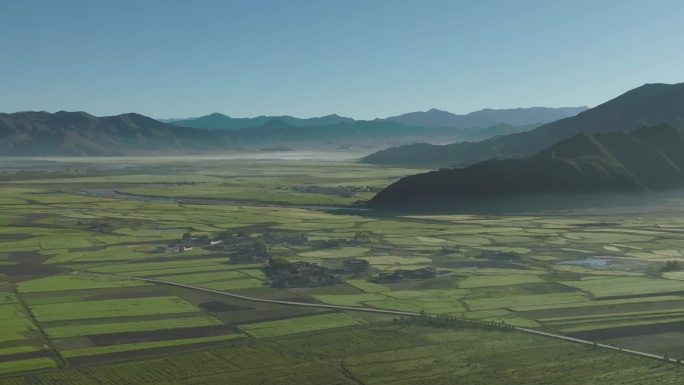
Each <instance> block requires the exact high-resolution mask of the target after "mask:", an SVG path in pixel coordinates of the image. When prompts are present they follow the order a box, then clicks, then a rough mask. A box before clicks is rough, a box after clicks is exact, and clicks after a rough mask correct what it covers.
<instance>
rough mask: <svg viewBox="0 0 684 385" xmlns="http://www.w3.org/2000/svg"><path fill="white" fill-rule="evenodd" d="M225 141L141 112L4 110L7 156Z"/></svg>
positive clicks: (192, 146)
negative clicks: (104, 113) (100, 114)
mask: <svg viewBox="0 0 684 385" xmlns="http://www.w3.org/2000/svg"><path fill="white" fill-rule="evenodd" d="M222 147H223V141H222V139H220V138H217V137H216V136H215V135H214V134H212V133H211V132H210V131H207V130H198V129H193V128H184V127H177V126H173V125H170V124H166V123H162V122H159V121H157V120H154V119H151V118H148V117H146V116H143V115H140V114H133V113H131V114H123V115H118V116H108V117H95V116H93V115H90V114H88V113H85V112H65V111H60V112H56V113H54V114H51V113H47V112H17V113H13V114H0V155H2V156H57V155H59V156H117V155H126V154H158V153H171V152H174V153H175V152H194V153H199V152H207V151H217V150H219V149H221V148H222Z"/></svg>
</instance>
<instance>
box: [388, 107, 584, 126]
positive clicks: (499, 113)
mask: <svg viewBox="0 0 684 385" xmlns="http://www.w3.org/2000/svg"><path fill="white" fill-rule="evenodd" d="M586 109H587V107H584V106H582V107H561V108H548V107H531V108H514V109H501V110H493V109H489V108H486V109H484V110H480V111H475V112H471V113H469V114H466V115H456V114H452V113H451V112H447V111H442V110H437V109H434V108H433V109H431V110H429V111H425V112H410V113H408V114H403V115H398V116H392V117H389V118H386V120H389V121H392V122H397V123H402V124H406V125H409V126H419V127H489V126H493V125H496V124H499V123H506V124H509V125H511V126H523V125H531V124H540V125H541V124H544V123H549V122H553V121H556V120H558V119H563V118H567V117H570V116H575V115H577V114H579V113H580V112H582V111H585V110H586Z"/></svg>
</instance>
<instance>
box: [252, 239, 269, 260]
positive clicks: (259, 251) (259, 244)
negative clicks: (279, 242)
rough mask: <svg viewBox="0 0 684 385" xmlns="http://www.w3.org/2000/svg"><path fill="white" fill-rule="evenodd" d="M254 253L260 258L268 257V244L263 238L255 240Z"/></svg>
mask: <svg viewBox="0 0 684 385" xmlns="http://www.w3.org/2000/svg"><path fill="white" fill-rule="evenodd" d="M254 252H255V253H256V255H258V256H260V257H268V255H269V254H268V244H266V241H264V240H263V239H261V238H256V239H255V240H254Z"/></svg>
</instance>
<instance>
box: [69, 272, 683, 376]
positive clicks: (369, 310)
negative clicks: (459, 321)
mask: <svg viewBox="0 0 684 385" xmlns="http://www.w3.org/2000/svg"><path fill="white" fill-rule="evenodd" d="M79 274H89V275H96V276H105V277H115V278H124V279H130V280H137V281H144V282H148V283H153V284H157V285H167V286H176V287H181V288H185V289H190V290H197V291H203V292H207V293H212V294H217V295H222V296H225V297H232V298H237V299H242V300H245V301H251V302H266V303H273V304H279V305H285V306H305V307H317V308H324V309H335V310H351V311H362V312H367V313H377V314H389V315H407V316H420V314H419V313H413V312H407V311H398V310H383V309H373V308H367V307H356V306H338V305H328V304H324V303H306V302H296V301H283V300H279V299H265V298H256V297H250V296H246V295H240V294H234V293H228V292H225V291H220V290H214V289H208V288H205V287H199V286H193V285H188V284H185V283H179V282H172V281H164V280H161V279H154V278H143V277H125V276H120V275H112V274H100V273H90V272H88V273H84V272H79ZM514 329H515V330H517V331H519V332H523V333H528V334H534V335H538V336H543V337H548V338H555V339H558V340H562V341H568V342H574V343H578V344H583V345H590V346H596V347H597V348H602V349H609V350H615V351H618V352H623V353H628V354H632V355H635V356H640V357H646V358H651V359H656V360H662V361H669V362H672V363H679V361H678V360H677V359H674V358H669V357H668V358H666V357H664V356H660V355H657V354H653V353H646V352H641V351H638V350H632V349H623V348H619V347H617V346H613V345H607V344H602V343H595V342H594V341H588V340H583V339H579V338H574V337H568V336H564V335H560V334H555V333H549V332H545V331H541V330H535V329H528V328H521V327H516V328H514Z"/></svg>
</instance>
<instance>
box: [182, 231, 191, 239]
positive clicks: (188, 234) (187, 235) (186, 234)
mask: <svg viewBox="0 0 684 385" xmlns="http://www.w3.org/2000/svg"><path fill="white" fill-rule="evenodd" d="M190 238H192V233H191V232H189V231H186V232H184V233H183V239H190Z"/></svg>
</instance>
